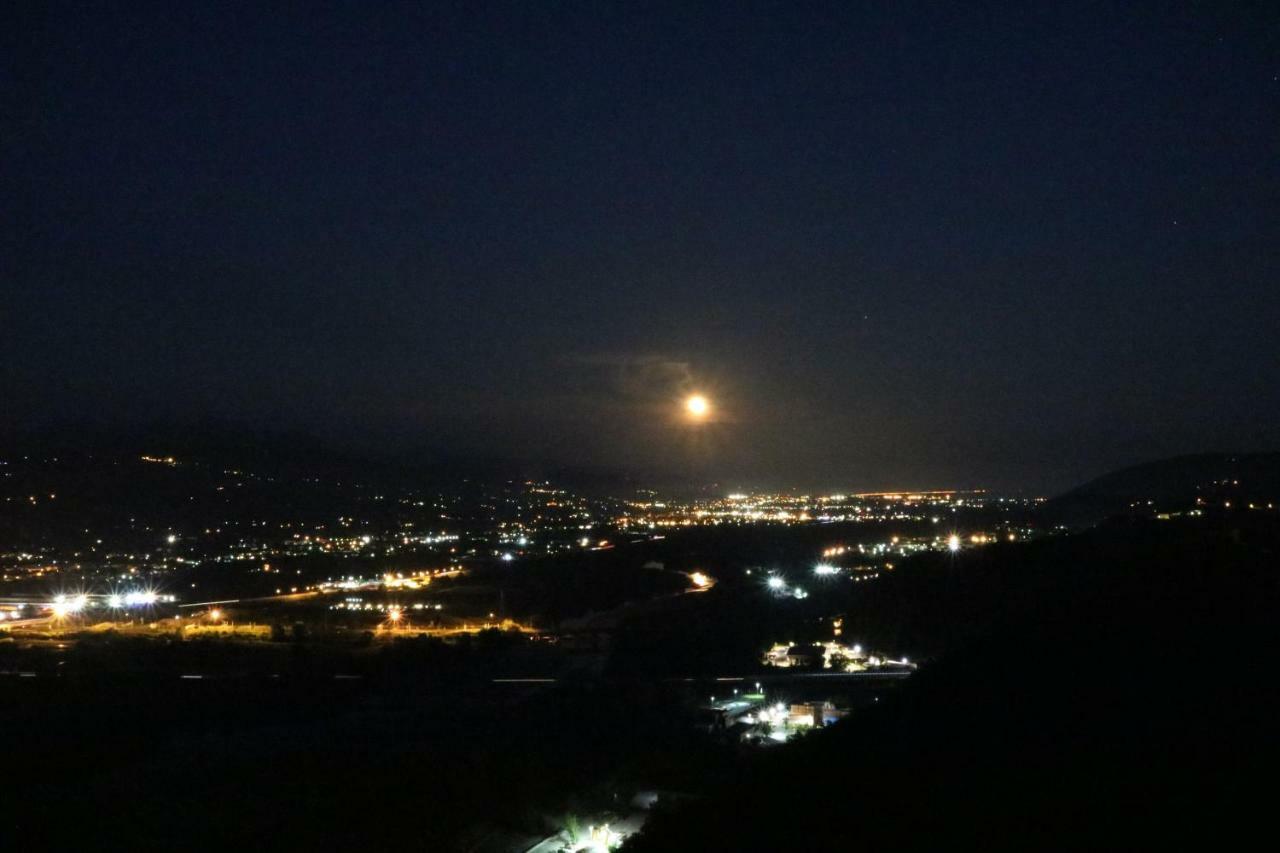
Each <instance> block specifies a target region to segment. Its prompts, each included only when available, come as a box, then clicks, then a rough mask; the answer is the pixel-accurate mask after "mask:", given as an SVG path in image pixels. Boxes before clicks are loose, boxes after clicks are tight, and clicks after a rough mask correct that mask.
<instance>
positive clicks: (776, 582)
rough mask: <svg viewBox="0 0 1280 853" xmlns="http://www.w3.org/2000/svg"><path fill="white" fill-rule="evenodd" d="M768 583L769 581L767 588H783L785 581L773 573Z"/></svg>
mask: <svg viewBox="0 0 1280 853" xmlns="http://www.w3.org/2000/svg"><path fill="white" fill-rule="evenodd" d="M768 583H769V589H783V588H785V587H786V585H787V582H786V581H784V580H783V579H782V578H780V577H778V576H777V575H773V576H772V577H770V578H769V581H768Z"/></svg>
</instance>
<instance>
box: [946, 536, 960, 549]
mask: <svg viewBox="0 0 1280 853" xmlns="http://www.w3.org/2000/svg"><path fill="white" fill-rule="evenodd" d="M947 550H948V551H950V552H951V553H952V554H954V553H955V552H957V551H959V550H960V537H959V536H957V535H956V534H954V533H952V534H951V537H950V538H949V539H947Z"/></svg>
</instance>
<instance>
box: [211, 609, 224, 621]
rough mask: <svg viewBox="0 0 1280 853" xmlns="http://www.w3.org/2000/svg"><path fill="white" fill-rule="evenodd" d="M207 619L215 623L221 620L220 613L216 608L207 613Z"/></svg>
mask: <svg viewBox="0 0 1280 853" xmlns="http://www.w3.org/2000/svg"><path fill="white" fill-rule="evenodd" d="M209 618H210V619H211V620H212V621H214V622H217V621H218V620H219V619H221V618H222V611H221V610H220V609H218V608H217V607H215V608H213V609H212V610H210V611H209Z"/></svg>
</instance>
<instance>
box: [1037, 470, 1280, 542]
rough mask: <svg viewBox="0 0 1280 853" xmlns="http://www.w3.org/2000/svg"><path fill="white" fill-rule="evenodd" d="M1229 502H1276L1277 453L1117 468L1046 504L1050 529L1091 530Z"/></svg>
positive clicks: (1043, 511)
mask: <svg viewBox="0 0 1280 853" xmlns="http://www.w3.org/2000/svg"><path fill="white" fill-rule="evenodd" d="M1197 498H1199V499H1200V500H1201V501H1202V503H1203V505H1205V506H1224V505H1225V504H1226V503H1228V502H1240V503H1241V504H1242V505H1247V504H1248V503H1249V502H1251V501H1252V502H1258V501H1261V502H1264V503H1265V502H1267V501H1278V500H1280V453H1275V452H1272V453H1200V454H1193V455H1188V456H1175V457H1172V458H1170V459H1160V460H1156V461H1154V462H1146V463H1143V464H1140V465H1133V466H1131V467H1128V468H1121V469H1120V470H1118V471H1112V472H1111V473H1109V474H1104V475H1103V476H1101V477H1098V478H1097V479H1094V480H1090V481H1089V482H1087V483H1085V484H1083V485H1081V486H1077V487H1076V488H1074V489H1072V490H1071V491H1069V492H1066V493H1065V494H1062V495H1059V496H1058V497H1056V498H1053V499H1052V500H1049V501H1047V502H1046V503H1045V504H1044V505H1043V506H1042V507H1041V508H1040V512H1039V513H1038V515H1039V518H1040V520H1041V521H1042V522H1043V523H1045V524H1049V525H1066V526H1069V527H1075V526H1083V525H1088V524H1096V523H1098V522H1100V521H1104V520H1106V519H1108V518H1112V517H1115V516H1124V515H1153V514H1155V513H1158V512H1180V511H1186V510H1190V509H1194V508H1195V507H1196V506H1197Z"/></svg>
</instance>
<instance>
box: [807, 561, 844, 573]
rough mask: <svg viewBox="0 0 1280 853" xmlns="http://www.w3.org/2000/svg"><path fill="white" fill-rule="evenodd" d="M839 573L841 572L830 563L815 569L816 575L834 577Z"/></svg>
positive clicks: (822, 564)
mask: <svg viewBox="0 0 1280 853" xmlns="http://www.w3.org/2000/svg"><path fill="white" fill-rule="evenodd" d="M838 571H840V570H839V569H838V568H836V567H835V566H833V565H831V564H830V563H819V564H818V565H816V566H814V567H813V573H814V574H815V575H834V574H835V573H836V572H838Z"/></svg>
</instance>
